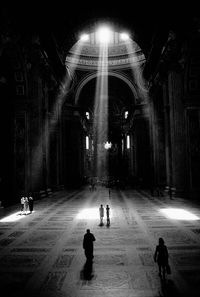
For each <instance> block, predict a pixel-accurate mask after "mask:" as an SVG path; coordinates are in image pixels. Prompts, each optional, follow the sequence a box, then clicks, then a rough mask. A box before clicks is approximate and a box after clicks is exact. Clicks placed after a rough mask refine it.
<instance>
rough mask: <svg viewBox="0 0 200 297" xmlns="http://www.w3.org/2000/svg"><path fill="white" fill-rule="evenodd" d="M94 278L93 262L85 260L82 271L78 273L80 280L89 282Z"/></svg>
mask: <svg viewBox="0 0 200 297" xmlns="http://www.w3.org/2000/svg"><path fill="white" fill-rule="evenodd" d="M93 277H94V274H93V262H92V260H87V261H86V262H85V264H84V266H83V270H81V272H80V279H81V280H88V281H89V280H91V279H92V278H93Z"/></svg>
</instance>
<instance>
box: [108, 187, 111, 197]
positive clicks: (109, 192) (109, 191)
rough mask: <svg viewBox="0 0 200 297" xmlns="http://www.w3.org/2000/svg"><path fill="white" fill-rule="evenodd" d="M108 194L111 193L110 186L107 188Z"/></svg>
mask: <svg viewBox="0 0 200 297" xmlns="http://www.w3.org/2000/svg"><path fill="white" fill-rule="evenodd" d="M108 194H109V197H110V194H111V190H110V188H109V189H108Z"/></svg>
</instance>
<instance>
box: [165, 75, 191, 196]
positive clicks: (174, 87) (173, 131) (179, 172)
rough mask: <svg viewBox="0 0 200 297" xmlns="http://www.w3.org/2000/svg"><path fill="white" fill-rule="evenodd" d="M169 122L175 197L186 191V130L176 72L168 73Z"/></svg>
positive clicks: (181, 95)
mask: <svg viewBox="0 0 200 297" xmlns="http://www.w3.org/2000/svg"><path fill="white" fill-rule="evenodd" d="M168 96H169V108H170V110H169V120H170V141H171V156H170V157H171V187H174V192H175V193H176V195H182V194H184V192H185V190H186V179H187V177H186V169H187V164H186V135H185V133H186V129H185V114H184V104H183V83H182V75H181V72H179V71H178V70H170V71H169V72H168Z"/></svg>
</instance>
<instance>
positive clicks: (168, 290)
mask: <svg viewBox="0 0 200 297" xmlns="http://www.w3.org/2000/svg"><path fill="white" fill-rule="evenodd" d="M160 296H162V297H180V293H179V292H178V289H177V287H176V285H175V283H174V282H173V280H170V279H169V280H163V279H162V280H161V292H160Z"/></svg>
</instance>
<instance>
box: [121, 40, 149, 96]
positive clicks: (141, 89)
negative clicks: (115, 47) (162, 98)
mask: <svg viewBox="0 0 200 297" xmlns="http://www.w3.org/2000/svg"><path fill="white" fill-rule="evenodd" d="M125 45H126V48H127V52H128V53H131V54H129V58H130V64H131V70H132V75H133V78H134V81H135V83H136V88H137V93H138V97H139V99H141V100H143V101H144V102H147V99H148V89H147V83H146V81H145V80H144V78H143V75H142V69H141V67H140V65H139V62H138V58H137V54H136V52H137V48H136V46H137V45H136V43H134V41H133V40H131V39H130V38H129V39H127V40H126V43H125Z"/></svg>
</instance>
